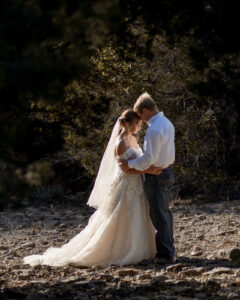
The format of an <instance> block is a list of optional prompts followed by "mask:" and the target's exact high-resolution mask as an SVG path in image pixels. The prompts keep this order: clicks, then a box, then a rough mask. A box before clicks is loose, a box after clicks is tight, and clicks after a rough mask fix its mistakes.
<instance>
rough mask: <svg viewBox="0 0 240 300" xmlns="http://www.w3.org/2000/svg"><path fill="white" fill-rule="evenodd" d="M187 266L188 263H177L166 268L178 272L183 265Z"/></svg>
mask: <svg viewBox="0 0 240 300" xmlns="http://www.w3.org/2000/svg"><path fill="white" fill-rule="evenodd" d="M186 266H187V265H186V264H182V263H178V264H175V265H171V266H168V267H167V268H166V270H167V271H168V272H173V273H178V272H179V271H181V270H182V268H183V267H186Z"/></svg>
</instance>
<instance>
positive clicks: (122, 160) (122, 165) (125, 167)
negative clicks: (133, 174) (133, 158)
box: [119, 159, 130, 172]
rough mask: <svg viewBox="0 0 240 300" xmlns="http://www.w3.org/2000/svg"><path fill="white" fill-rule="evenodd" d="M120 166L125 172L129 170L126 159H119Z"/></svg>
mask: <svg viewBox="0 0 240 300" xmlns="http://www.w3.org/2000/svg"><path fill="white" fill-rule="evenodd" d="M119 166H120V168H121V169H122V170H123V172H127V170H129V169H130V168H129V166H128V162H127V161H126V160H124V159H120V160H119Z"/></svg>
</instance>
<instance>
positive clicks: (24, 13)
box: [0, 0, 240, 205]
mask: <svg viewBox="0 0 240 300" xmlns="http://www.w3.org/2000/svg"><path fill="white" fill-rule="evenodd" d="M235 5H236V3H235V2H234V1H230V2H229V1H226V0H221V1H201V0H199V1H194V2H191V1H175V0H171V1H165V0H159V1H156V0H150V1H147V2H146V1H139V0H138V1H135V0H131V1H126V0H114V1H108V0H104V1H100V0H99V1H94V2H93V1H88V0H81V1H80V0H76V1H67V0H61V1H45V0H42V1H37V0H31V1H27V0H24V1H13V0H11V1H6V0H3V1H1V3H0V79H1V80H0V81H1V83H0V99H1V102H0V139H1V145H0V154H1V159H3V160H4V161H5V162H8V163H10V164H12V165H13V167H11V168H10V170H6V169H4V168H2V167H1V166H0V171H1V174H0V177H1V179H0V180H1V182H2V183H1V193H2V194H1V195H2V197H1V198H0V205H1V203H2V205H3V203H6V201H7V200H4V201H3V200H2V199H3V198H4V199H8V198H11V199H13V198H14V197H16V198H19V197H20V196H17V194H18V192H17V191H18V190H19V192H20V194H19V195H22V196H21V197H23V195H24V194H25V192H23V191H24V190H25V188H26V186H28V187H29V186H30V187H31V186H39V185H41V184H46V183H47V182H48V180H49V181H50V182H52V181H53V177H54V174H55V175H56V177H55V180H56V182H57V183H60V182H61V183H63V184H64V186H65V187H67V188H73V187H74V189H77V187H79V189H84V188H86V186H88V185H89V178H90V179H93V178H94V176H95V175H96V172H97V169H98V165H99V162H100V160H101V156H102V154H103V152H104V149H105V146H106V143H107V141H108V138H109V136H110V133H111V128H112V126H113V124H114V123H115V121H116V119H117V118H118V116H119V115H120V114H121V112H122V111H123V110H125V109H126V108H129V107H132V105H133V104H134V102H135V100H136V99H137V97H138V96H139V94H141V93H142V92H144V91H146V90H147V91H148V92H149V93H150V94H151V95H152V96H153V98H154V99H155V100H156V102H157V104H158V106H159V108H160V110H163V111H164V112H165V114H166V116H167V117H169V118H170V120H172V121H173V123H174V125H175V128H176V150H177V157H176V164H175V173H176V176H177V185H176V192H177V193H178V194H179V195H180V196H181V197H187V196H191V195H193V194H198V193H199V194H204V195H205V196H207V195H211V199H213V198H214V199H218V198H219V191H221V190H222V191H231V190H233V188H234V185H236V183H237V180H239V171H238V170H239V161H240V160H239V153H240V151H239V144H240V143H239V90H240V89H239V75H240V74H239V73H240V66H239V62H240V60H239V44H240V43H238V40H239V34H238V32H237V31H236V30H237V28H239V26H238V25H239V24H238V23H239V16H238V10H237V9H236V7H235ZM142 138H143V133H142V134H141V137H140V141H142ZM46 160H48V163H46ZM50 162H51V164H50ZM50 165H51V166H50ZM78 165H79V167H78ZM2 171H4V172H2ZM64 173H68V174H71V175H70V176H69V178H68V176H66V175H64ZM37 174H38V175H37ZM46 174H49V177H48V176H46V178H45V175H46ZM7 178H8V179H7ZM44 178H45V179H44ZM74 178H76V179H74ZM8 180H9V181H10V183H11V184H10V185H9V184H8ZM17 182H18V183H17ZM73 182H74V183H73ZM12 185H13V186H14V187H13V186H12ZM236 186H237V185H236ZM26 189H28V188H26ZM9 190H10V191H11V192H10V193H9V192H7V194H6V191H9ZM4 191H5V192H4ZM222 191H221V195H224V198H225V199H228V198H229V197H230V194H229V193H230V192H224V193H223V192H222ZM4 193H5V194H4ZM14 194H15V196H14ZM3 195H5V196H3Z"/></svg>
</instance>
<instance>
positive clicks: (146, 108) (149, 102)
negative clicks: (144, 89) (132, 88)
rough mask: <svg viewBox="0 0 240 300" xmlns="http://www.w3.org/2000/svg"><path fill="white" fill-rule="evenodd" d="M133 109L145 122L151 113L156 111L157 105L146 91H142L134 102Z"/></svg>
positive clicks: (153, 113)
mask: <svg viewBox="0 0 240 300" xmlns="http://www.w3.org/2000/svg"><path fill="white" fill-rule="evenodd" d="M134 111H135V112H136V113H137V114H138V116H139V117H140V118H141V119H142V120H143V121H144V122H146V121H147V120H149V119H150V118H151V117H152V116H153V115H155V114H156V113H158V107H157V104H156V102H155V101H154V100H153V99H152V97H151V96H150V95H149V94H148V93H143V94H142V95H140V96H139V98H138V99H137V101H136V102H135V104H134Z"/></svg>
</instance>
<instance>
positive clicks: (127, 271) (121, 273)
mask: <svg viewBox="0 0 240 300" xmlns="http://www.w3.org/2000/svg"><path fill="white" fill-rule="evenodd" d="M116 273H117V274H118V275H119V276H133V275H137V274H138V271H136V270H134V269H122V270H119V271H117V272H116Z"/></svg>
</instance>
